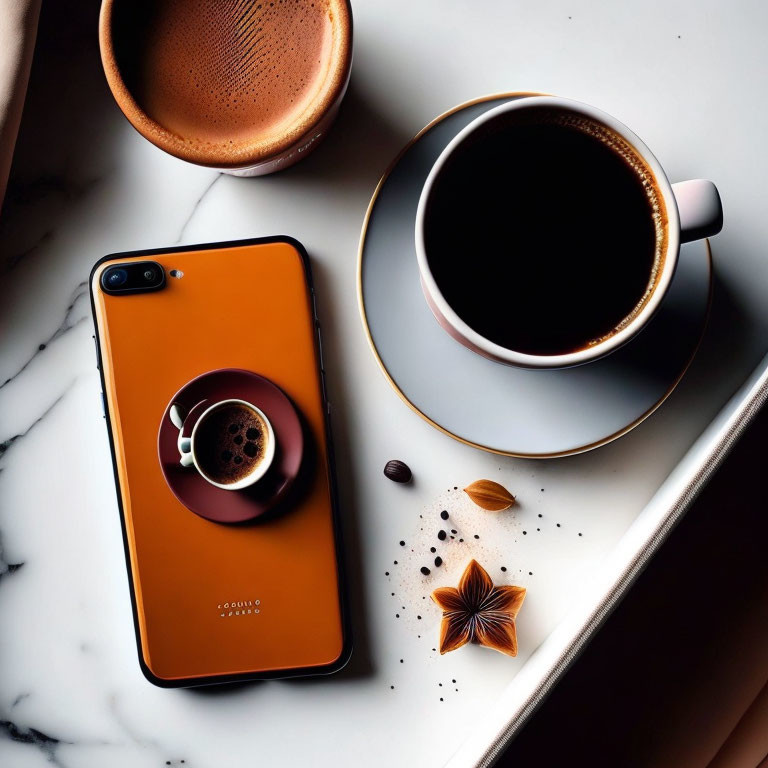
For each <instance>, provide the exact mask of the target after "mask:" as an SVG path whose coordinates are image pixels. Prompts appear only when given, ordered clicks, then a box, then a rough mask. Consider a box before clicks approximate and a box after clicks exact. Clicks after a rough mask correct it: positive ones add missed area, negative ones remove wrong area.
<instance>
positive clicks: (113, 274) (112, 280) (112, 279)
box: [104, 267, 128, 288]
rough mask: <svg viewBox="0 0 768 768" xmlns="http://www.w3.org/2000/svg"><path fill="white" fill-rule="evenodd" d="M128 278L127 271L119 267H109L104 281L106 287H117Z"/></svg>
mask: <svg viewBox="0 0 768 768" xmlns="http://www.w3.org/2000/svg"><path fill="white" fill-rule="evenodd" d="M126 280H128V272H126V271H125V270H124V269H120V268H119V267H118V268H116V269H110V270H109V272H107V274H106V277H105V278H104V282H105V283H106V285H107V287H108V288H119V287H120V286H121V285H123V284H124V283H125V282H126Z"/></svg>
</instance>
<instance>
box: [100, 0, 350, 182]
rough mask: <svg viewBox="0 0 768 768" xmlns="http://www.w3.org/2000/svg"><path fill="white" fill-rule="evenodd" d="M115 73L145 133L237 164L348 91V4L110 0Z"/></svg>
mask: <svg viewBox="0 0 768 768" xmlns="http://www.w3.org/2000/svg"><path fill="white" fill-rule="evenodd" d="M99 40H100V47H101V55H102V62H103V65H104V71H105V73H106V77H107V81H108V83H109V86H110V88H111V90H112V93H113V95H114V97H115V100H116V101H117V103H118V105H119V106H120V108H121V109H122V110H123V112H124V114H125V115H126V117H127V118H128V120H129V121H130V122H131V124H132V125H133V126H134V128H136V129H137V130H138V131H139V133H141V134H142V135H143V136H144V137H145V138H147V139H148V140H149V141H151V142H152V143H153V144H155V145H157V146H158V147H160V148H161V149H163V150H165V151H166V152H169V153H170V154H172V155H175V156H176V157H179V158H181V159H182V160H187V161H189V162H193V163H197V164H199V165H206V166H211V167H217V168H222V169H239V168H243V167H247V166H250V165H256V164H258V163H260V162H263V161H266V160H269V159H272V158H274V157H275V156H278V155H280V154H281V153H284V152H286V151H287V150H289V149H291V148H292V147H294V145H296V144H297V143H298V142H300V141H302V140H303V139H308V140H309V141H311V137H312V132H313V129H314V128H315V126H317V125H318V124H319V123H320V122H321V120H322V119H323V117H324V116H325V114H326V113H327V112H328V111H329V109H331V107H332V106H333V105H334V104H335V103H337V101H338V100H339V99H340V97H341V95H342V94H343V92H344V89H345V88H346V84H347V80H348V75H349V69H350V64H351V57H352V16H351V10H350V7H349V3H348V0H273V1H269V0H267V2H264V1H263V0H262V1H261V2H255V1H254V0H226V1H223V0H183V2H182V1H181V0H154V1H153V0H104V2H103V3H102V10H101V16H100V22H99Z"/></svg>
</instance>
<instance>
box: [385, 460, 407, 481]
mask: <svg viewBox="0 0 768 768" xmlns="http://www.w3.org/2000/svg"><path fill="white" fill-rule="evenodd" d="M384 476H385V477H388V478H389V479H390V480H392V481H394V482H396V483H410V482H411V478H412V477H413V473H412V472H411V468H410V467H409V466H408V465H407V464H406V463H405V462H404V461H399V460H398V459H392V461H388V462H387V463H386V464H385V466H384Z"/></svg>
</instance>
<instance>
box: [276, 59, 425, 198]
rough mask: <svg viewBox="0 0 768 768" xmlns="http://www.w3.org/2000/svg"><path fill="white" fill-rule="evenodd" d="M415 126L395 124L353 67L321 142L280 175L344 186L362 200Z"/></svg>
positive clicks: (308, 182)
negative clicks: (308, 154) (333, 120)
mask: <svg viewBox="0 0 768 768" xmlns="http://www.w3.org/2000/svg"><path fill="white" fill-rule="evenodd" d="M420 127H421V126H418V128H420ZM414 132H415V131H414V130H413V128H411V129H409V128H408V127H407V126H405V125H399V124H398V123H397V121H396V118H395V116H393V115H389V114H387V113H386V112H385V111H384V110H383V109H382V108H380V107H379V105H377V104H376V103H375V102H374V100H373V98H372V94H371V93H369V92H367V91H366V90H365V89H364V87H363V86H362V85H361V84H360V81H359V79H358V78H357V77H356V76H355V71H354V68H353V70H352V77H351V79H350V83H349V88H348V90H347V94H346V96H345V97H344V101H343V102H342V105H341V108H340V110H339V115H338V117H337V119H336V122H335V123H334V125H333V126H332V127H331V129H330V131H329V132H328V135H327V136H326V137H325V139H323V142H322V144H321V145H320V146H319V147H318V148H317V150H316V151H314V152H313V153H312V154H311V155H310V156H309V157H307V158H306V159H305V160H302V161H301V162H300V163H297V164H296V165H294V166H292V167H291V168H287V169H286V170H285V171H283V172H282V173H281V174H280V175H281V176H286V177H289V178H291V179H292V180H294V181H295V182H297V183H299V184H301V185H302V187H304V186H306V187H307V188H308V189H312V188H314V187H317V186H326V185H329V184H331V185H333V186H334V188H336V189H343V190H344V193H345V195H346V196H347V197H349V198H350V199H353V200H355V201H356V202H359V201H360V200H361V199H364V200H365V201H366V202H367V201H368V199H369V198H370V196H371V194H372V193H373V190H374V187H375V185H376V183H377V182H378V180H379V178H380V177H381V175H382V174H383V173H384V171H385V170H386V168H387V167H388V166H389V164H390V163H391V162H392V160H394V158H395V156H396V155H397V153H398V152H399V151H400V150H401V149H402V147H403V145H404V144H405V143H406V142H407V141H408V140H409V139H410V138H411V136H412V135H413V133H414Z"/></svg>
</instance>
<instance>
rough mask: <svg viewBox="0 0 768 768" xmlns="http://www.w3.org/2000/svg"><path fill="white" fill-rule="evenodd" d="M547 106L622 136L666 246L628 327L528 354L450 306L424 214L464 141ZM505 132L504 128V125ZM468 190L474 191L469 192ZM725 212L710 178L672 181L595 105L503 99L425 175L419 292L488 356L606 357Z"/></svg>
mask: <svg viewBox="0 0 768 768" xmlns="http://www.w3.org/2000/svg"><path fill="white" fill-rule="evenodd" d="M541 107H549V108H553V109H557V110H561V111H564V112H568V113H571V114H573V115H574V116H580V117H586V118H587V119H589V120H593V121H595V122H597V123H601V124H603V125H604V126H606V127H607V128H608V129H609V131H611V132H613V133H614V134H616V135H617V136H618V137H620V138H621V139H623V140H624V141H625V142H626V143H627V144H629V146H630V147H631V148H632V149H633V150H634V152H635V154H636V155H637V156H638V157H639V158H640V159H641V160H642V161H644V163H645V165H646V166H647V168H648V169H649V170H650V172H651V174H652V176H653V179H652V181H653V183H654V184H655V186H656V189H657V190H658V193H659V194H660V196H661V198H662V199H663V202H664V205H665V207H666V213H667V217H666V218H667V232H666V235H667V236H666V248H665V252H664V253H663V254H662V259H661V260H660V261H661V269H660V273H659V275H658V277H657V279H656V282H655V284H654V286H653V289H652V292H651V294H650V296H649V298H648V299H647V301H646V303H645V304H644V306H643V307H642V308H641V309H640V311H639V312H637V314H635V315H634V316H633V317H632V318H631V319H630V320H629V322H627V324H626V325H624V326H623V327H621V329H620V330H617V331H616V332H615V333H613V334H611V335H609V336H607V337H606V338H605V339H602V340H600V341H598V342H597V343H594V344H593V345H590V346H587V347H585V348H583V349H579V350H577V351H574V352H568V353H565V354H553V355H538V354H529V353H524V352H520V351H516V350H514V349H508V348H506V347H503V346H501V345H499V344H497V343H494V342H493V341H491V340H490V339H487V338H485V337H484V336H482V335H481V334H479V333H478V332H477V331H475V330H473V329H472V328H471V327H470V326H469V325H468V324H467V323H466V322H465V321H464V320H463V319H462V318H461V317H460V316H459V315H458V314H457V312H456V311H455V310H454V309H453V308H452V307H451V305H450V304H449V302H448V301H447V300H446V299H445V297H444V296H443V294H442V293H441V291H440V288H439V287H438V285H437V282H436V281H435V278H434V276H433V274H432V271H431V269H430V266H429V260H428V258H427V256H428V254H427V247H426V243H425V240H426V238H425V218H426V211H427V207H428V205H429V202H430V199H431V197H432V194H433V192H434V190H435V187H436V184H437V182H438V179H440V176H441V172H442V171H443V169H444V167H445V166H446V163H447V162H448V160H449V159H450V158H451V157H452V156H453V155H454V153H456V152H460V151H461V149H462V147H463V145H464V144H465V142H467V141H468V140H469V139H470V138H473V139H476V138H477V134H478V132H480V131H483V130H487V129H488V128H489V125H490V124H491V123H492V122H493V121H499V120H503V119H504V118H506V117H507V115H509V113H511V112H516V111H519V110H526V109H531V108H537V109H538V108H541ZM502 130H503V129H502ZM467 194H472V191H471V190H468V191H467ZM722 224H723V210H722V205H721V202H720V195H719V194H718V191H717V188H716V187H715V185H714V184H713V183H712V182H711V181H706V180H704V179H695V180H693V181H684V182H681V183H678V184H670V182H669V180H668V179H667V176H666V174H665V173H664V171H663V169H662V167H661V165H660V164H659V161H658V160H657V159H656V158H655V157H654V156H653V154H652V153H651V151H650V150H649V149H648V147H647V146H646V145H645V144H644V143H643V142H642V141H641V140H640V138H638V137H637V136H636V135H635V134H634V133H633V132H632V131H630V130H629V128H627V127H626V126H625V125H623V124H622V123H620V122H619V121H618V120H616V119H615V118H613V117H611V116H610V115H608V114H606V113H605V112H603V111H601V110H599V109H596V108H595V107H592V106H589V105H588V104H583V103H581V102H578V101H573V100H571V99H564V98H559V97H555V96H531V97H525V98H521V99H517V100H515V101H510V102H507V103H506V104H502V105H500V106H498V107H495V108H494V109H491V110H489V111H488V112H485V113H484V114H482V115H480V116H479V117H478V118H476V119H475V120H473V121H472V122H471V123H470V124H469V125H467V126H466V127H465V128H464V129H463V130H462V131H460V132H459V133H458V134H457V135H456V136H455V137H454V138H453V139H452V141H451V142H450V143H449V144H448V146H446V148H445V149H444V150H443V152H442V153H441V154H440V156H439V157H438V158H437V160H436V162H435V164H434V166H433V167H432V170H431V171H430V173H429V175H428V176H427V180H426V182H425V183H424V188H423V190H422V193H421V197H420V199H419V205H418V210H417V214H416V233H415V234H416V255H417V260H418V266H419V274H420V278H421V285H422V290H423V292H424V296H425V298H426V300H427V303H428V304H429V307H430V309H431V310H432V313H433V314H434V316H435V318H436V319H437V321H438V322H439V323H440V325H441V326H442V327H443V329H444V330H445V331H447V332H448V333H449V334H450V335H451V336H452V337H453V338H454V339H456V340H457V341H459V342H460V343H461V344H463V345H464V346H466V347H468V348H469V349H471V350H473V351H474V352H477V353H478V354H481V355H484V356H485V357H488V358H490V359H492V360H495V361H497V362H500V363H505V364H507V365H514V366H518V367H521V368H566V367H570V366H575V365H582V364H583V363H588V362H590V361H592V360H596V359H598V358H601V357H604V356H605V355H607V354H610V353H611V352H613V351H614V350H616V349H618V348H619V347H621V346H622V345H624V344H626V343H627V342H628V341H630V340H631V339H632V338H634V337H635V336H636V335H637V334H638V333H639V332H640V331H641V330H642V329H643V328H644V327H645V326H646V325H647V324H648V322H649V321H650V320H651V318H652V317H653V316H654V314H655V313H656V310H657V309H658V308H659V305H660V304H661V302H662V300H663V299H664V296H665V295H666V293H667V290H668V289H669V286H670V284H671V282H672V278H673V276H674V274H675V268H676V266H677V261H678V257H679V254H680V244H681V243H685V242H688V241H691V240H699V239H701V238H704V237H709V236H711V235H715V234H717V233H718V232H719V231H720V229H721V228H722Z"/></svg>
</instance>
